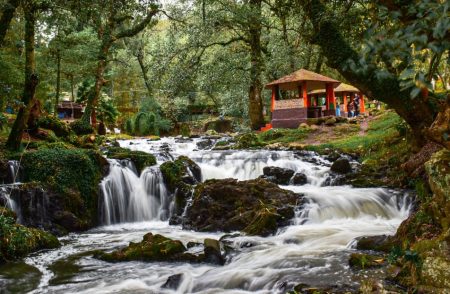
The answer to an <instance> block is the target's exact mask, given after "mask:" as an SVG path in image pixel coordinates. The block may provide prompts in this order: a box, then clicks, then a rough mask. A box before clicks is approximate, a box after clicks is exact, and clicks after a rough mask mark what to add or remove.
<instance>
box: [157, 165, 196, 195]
mask: <svg viewBox="0 0 450 294" xmlns="http://www.w3.org/2000/svg"><path fill="white" fill-rule="evenodd" d="M194 165H196V164H195V163H194V162H193V161H192V160H191V159H190V158H188V157H186V156H180V157H178V158H177V160H175V161H166V162H164V163H163V164H161V166H160V170H161V173H162V175H163V177H164V181H165V182H166V185H167V188H168V189H169V190H170V191H171V192H173V191H175V189H176V188H177V187H178V186H179V184H180V183H181V182H182V181H183V180H182V177H183V175H185V174H189V172H188V167H189V166H194Z"/></svg>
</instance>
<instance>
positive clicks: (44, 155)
mask: <svg viewBox="0 0 450 294" xmlns="http://www.w3.org/2000/svg"><path fill="white" fill-rule="evenodd" d="M22 162H23V170H24V180H25V181H28V182H32V181H35V182H40V183H42V184H44V185H46V186H48V187H50V188H51V190H53V191H55V192H58V193H59V194H60V195H63V196H65V195H73V194H74V191H75V192H79V194H80V195H81V197H82V199H83V200H84V204H85V208H86V209H92V208H95V207H96V205H97V199H96V196H97V191H98V184H99V182H100V180H101V178H102V171H103V167H104V166H105V165H106V164H107V162H106V160H105V159H104V158H103V157H102V156H101V155H100V154H99V153H97V152H95V151H93V150H82V149H62V148H58V149H39V150H37V151H34V152H28V153H25V154H24V156H23V161H22ZM83 213H84V212H83Z"/></svg>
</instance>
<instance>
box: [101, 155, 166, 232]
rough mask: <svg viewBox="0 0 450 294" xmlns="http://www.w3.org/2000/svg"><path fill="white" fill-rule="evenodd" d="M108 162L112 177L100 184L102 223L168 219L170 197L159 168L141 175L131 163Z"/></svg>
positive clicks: (126, 161)
mask: <svg viewBox="0 0 450 294" xmlns="http://www.w3.org/2000/svg"><path fill="white" fill-rule="evenodd" d="M108 161H109V164H110V172H109V175H108V176H107V177H106V178H105V179H104V180H103V181H102V182H101V184H100V189H101V192H102V193H101V194H102V195H101V196H102V197H101V198H100V206H99V207H100V221H101V222H102V223H103V224H106V225H110V224H115V223H123V222H139V221H149V220H167V219H168V218H169V211H170V207H169V206H170V199H169V198H170V197H169V194H168V193H167V190H166V188H165V185H164V182H163V179H162V175H161V172H160V171H159V168H158V167H149V168H146V169H144V170H143V171H142V172H141V175H140V176H139V175H138V174H137V171H136V168H135V167H134V165H133V163H131V162H130V161H128V160H115V159H109V160H108Z"/></svg>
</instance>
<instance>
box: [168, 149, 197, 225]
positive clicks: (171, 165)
mask: <svg viewBox="0 0 450 294" xmlns="http://www.w3.org/2000/svg"><path fill="white" fill-rule="evenodd" d="M160 170H161V173H162V175H163V178H164V182H165V184H166V187H167V189H168V190H169V191H170V192H171V193H173V194H174V197H175V207H174V215H173V216H172V219H171V223H172V224H178V223H179V222H180V221H181V220H180V219H179V216H180V215H181V214H182V213H183V211H184V208H185V206H186V204H187V201H188V199H189V198H191V196H192V191H193V185H196V184H198V183H199V182H201V180H202V170H201V168H200V167H199V166H198V165H197V164H196V163H195V162H194V161H192V160H191V159H189V158H188V157H186V156H180V157H179V158H178V159H176V160H174V161H166V162H164V163H163V164H161V166H160Z"/></svg>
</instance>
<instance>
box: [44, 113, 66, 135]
mask: <svg viewBox="0 0 450 294" xmlns="http://www.w3.org/2000/svg"><path fill="white" fill-rule="evenodd" d="M38 125H39V127H40V128H44V129H49V130H52V131H53V132H54V133H55V135H56V136H58V137H66V136H68V135H69V133H70V128H69V126H68V125H67V124H66V123H65V122H63V121H61V120H60V119H58V118H56V117H54V116H50V115H48V116H44V117H41V118H39V121H38Z"/></svg>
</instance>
